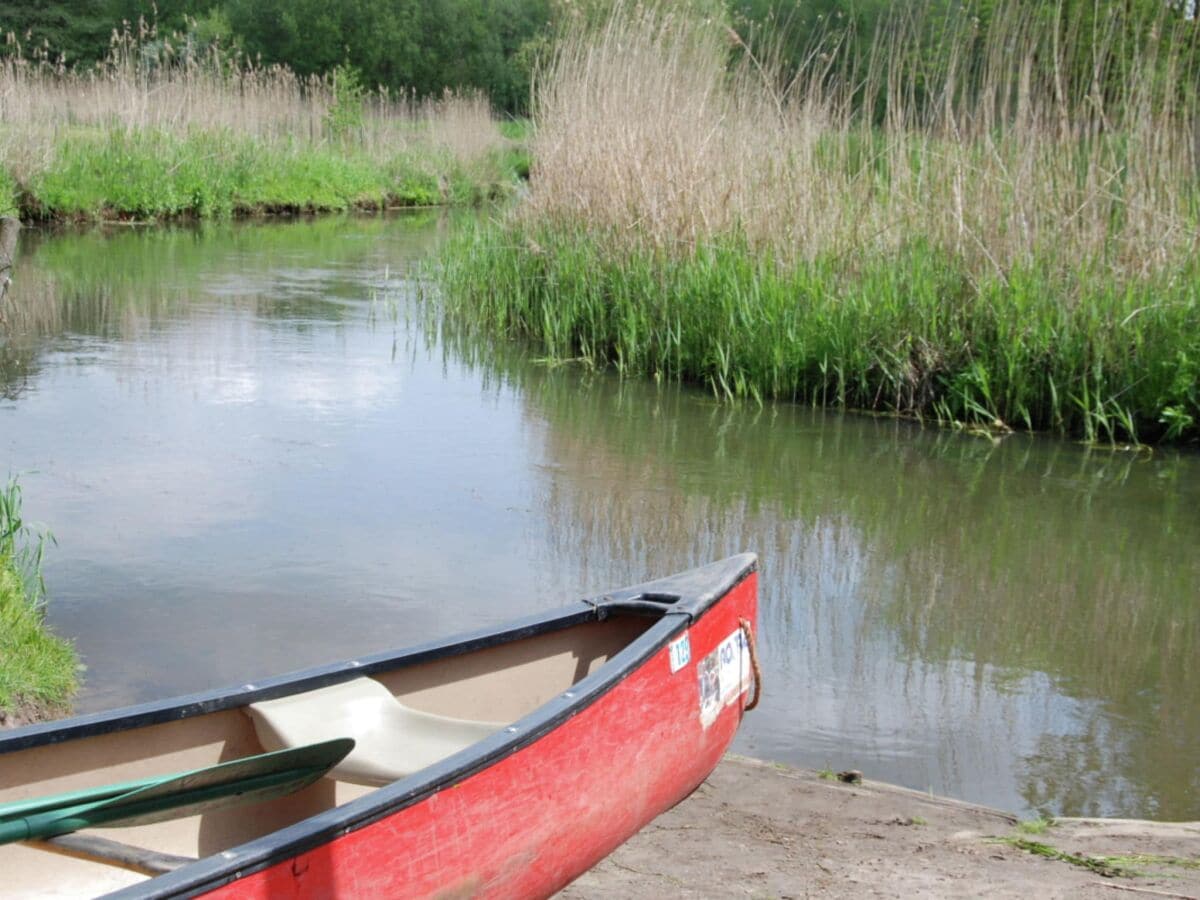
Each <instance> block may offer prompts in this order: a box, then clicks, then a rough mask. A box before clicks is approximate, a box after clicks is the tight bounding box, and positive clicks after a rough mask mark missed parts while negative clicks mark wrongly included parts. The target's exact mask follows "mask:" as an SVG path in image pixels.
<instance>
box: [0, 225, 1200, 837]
mask: <svg viewBox="0 0 1200 900" xmlns="http://www.w3.org/2000/svg"><path fill="white" fill-rule="evenodd" d="M450 227H452V225H451V224H450V223H448V222H447V221H446V220H445V219H444V218H439V217H437V216H435V215H431V214H426V215H419V216H403V217H396V218H390V219H378V218H377V219H339V218H326V219H319V220H315V221H296V222H287V223H277V224H244V225H220V226H209V227H205V228H202V229H182V228H181V229H176V228H157V229H122V230H116V231H107V232H106V231H90V232H86V233H67V234H58V235H45V234H40V233H37V232H27V233H25V234H24V235H23V243H22V251H21V255H20V256H19V257H18V262H17V269H16V280H15V282H14V284H13V289H12V291H11V292H10V296H9V299H8V301H6V303H7V306H6V310H5V313H6V319H7V325H0V476H3V474H4V471H3V470H4V469H7V470H9V471H11V472H14V473H20V475H21V479H22V484H23V487H24V490H25V496H26V512H27V514H28V517H29V518H30V519H33V520H36V521H38V522H41V523H45V525H46V526H47V527H49V528H50V529H51V530H52V531H53V533H54V536H55V538H56V540H57V545H56V546H53V547H51V548H50V549H49V552H48V555H47V561H46V567H45V574H46V582H47V586H48V589H49V593H50V596H51V606H50V621H51V623H52V625H53V627H54V628H55V629H57V630H58V632H59V633H61V634H63V635H66V636H68V637H70V638H71V639H72V640H74V641H75V642H76V645H77V647H78V649H79V651H80V653H81V654H82V656H83V658H84V661H85V662H86V664H87V667H88V669H87V672H86V681H85V684H84V688H83V691H82V694H81V696H80V697H79V703H78V708H79V710H80V711H91V710H96V709H102V708H107V707H112V706H117V705H121V704H126V703H131V702H137V701H144V700H149V699H153V698H160V697H165V696H169V695H172V694H176V693H180V692H187V691H194V690H199V689H202V688H206V687H214V686H219V685H224V684H229V683H237V682H242V681H246V680H248V679H253V678H255V677H257V676H261V675H266V674H272V673H278V672H281V671H286V670H289V669H293V668H298V667H302V666H306V665H309V664H315V663H319V662H324V661H331V660H335V659H339V658H343V657H346V656H350V655H355V654H360V653H365V652H369V651H372V650H379V649H384V648H387V647H393V646H401V645H406V644H409V643H412V642H415V641H418V640H422V639H425V638H429V637H434V636H438V635H443V634H448V633H452V632H455V631H460V630H465V629H473V628H477V627H481V626H484V625H488V624H492V623H496V622H501V621H504V620H506V619H508V618H511V617H513V616H515V615H518V614H523V613H526V612H531V611H534V610H539V609H544V608H549V607H552V606H555V605H558V604H559V603H561V602H563V601H565V600H568V599H573V598H575V597H579V596H583V595H586V594H591V593H595V592H599V591H602V590H605V589H607V588H611V587H615V586H619V585H622V584H627V583H631V582H636V581H641V580H644V579H645V578H647V577H649V576H655V575H661V574H666V573H669V572H672V571H677V570H680V569H684V568H687V567H690V566H691V565H693V564H696V563H699V562H704V561H708V560H711V559H713V558H716V557H719V556H722V555H725V554H728V553H733V552H736V551H740V550H753V551H756V552H757V553H759V555H760V558H761V561H762V576H761V584H762V595H761V604H762V605H761V614H760V616H761V619H760V621H761V626H762V638H761V641H762V645H763V646H762V650H763V657H764V666H765V696H764V700H763V703H762V706H761V707H760V709H759V710H757V711H755V712H754V713H751V714H748V715H747V718H746V721H745V724H744V726H743V729H742V731H741V733H740V735H739V737H738V743H737V749H739V750H740V751H742V752H744V753H749V754H752V755H755V756H761V757H765V758H769V759H773V760H779V761H782V762H786V763H792V764H800V765H806V766H812V767H815V768H824V767H830V768H833V769H841V768H858V769H861V770H862V771H863V772H864V773H866V775H867V777H868V778H876V779H881V780H887V781H893V782H898V783H901V784H905V785H908V786H910V787H914V788H918V789H922V790H925V789H929V790H933V791H935V792H938V793H944V794H950V795H953V796H957V797H962V798H966V799H970V800H975V801H980V802H984V803H989V804H993V805H997V806H1001V807H1005V808H1008V809H1012V810H1015V811H1018V812H1021V813H1023V814H1026V815H1028V814H1032V813H1033V812H1041V813H1045V814H1074V815H1120V816H1140V817H1159V818H1176V819H1177V818H1192V819H1195V818H1200V662H1198V654H1200V603H1198V602H1197V594H1198V593H1200V553H1198V548H1200V512H1198V510H1200V458H1197V457H1196V456H1195V455H1194V454H1193V455H1188V454H1177V453H1171V452H1161V451H1158V452H1154V453H1152V454H1150V453H1145V454H1131V453H1122V452H1109V451H1099V450H1089V449H1087V448H1084V447H1081V446H1078V445H1075V444H1071V443H1066V442H1062V441H1057V440H1051V439H1046V438H1029V437H1025V436H1020V435H1017V436H1013V437H1010V438H1008V439H1006V440H1004V441H1002V442H1000V443H998V444H993V443H992V442H991V441H990V440H987V439H982V438H979V437H972V436H968V435H961V434H955V433H951V432H948V431H942V430H937V429H933V428H926V429H922V428H920V427H916V426H914V425H911V424H908V423H898V422H895V421H889V420H875V419H871V418H864V417H856V416H843V415H837V414H833V413H828V412H820V411H813V410H810V409H806V408H797V407H791V406H786V405H781V406H768V407H765V408H757V407H753V406H749V407H747V406H740V407H739V406H730V405H722V404H718V403H715V402H714V401H713V400H712V398H711V397H709V396H708V395H706V394H705V393H703V392H699V391H695V390H681V389H678V388H675V387H671V386H659V385H654V384H651V383H643V382H640V381H639V382H622V381H621V380H620V379H618V378H617V377H615V376H613V375H612V374H605V373H594V372H590V371H587V370H584V369H581V368H579V367H576V366H569V365H568V366H562V367H558V368H554V367H550V366H548V365H546V364H545V363H543V362H539V361H538V360H536V359H535V358H534V356H533V355H532V354H528V353H522V352H521V351H520V350H519V349H518V348H513V347H499V348H495V347H488V346H484V345H480V344H478V343H474V342H472V341H471V340H470V339H465V338H461V337H455V336H453V335H447V334H446V333H444V332H445V329H443V328H440V327H438V326H437V325H436V324H434V325H430V324H428V323H427V322H426V318H427V317H425V316H423V315H421V313H420V307H419V306H418V304H417V302H416V300H415V297H416V291H417V282H416V281H415V280H414V278H415V270H414V266H415V264H416V263H417V262H418V261H419V260H421V259H424V258H426V257H427V256H428V254H429V253H430V252H431V251H432V250H433V249H434V248H435V247H436V245H437V243H438V242H439V241H440V240H441V239H442V237H443V236H444V235H445V233H446V231H447V230H448V229H449V228H450Z"/></svg>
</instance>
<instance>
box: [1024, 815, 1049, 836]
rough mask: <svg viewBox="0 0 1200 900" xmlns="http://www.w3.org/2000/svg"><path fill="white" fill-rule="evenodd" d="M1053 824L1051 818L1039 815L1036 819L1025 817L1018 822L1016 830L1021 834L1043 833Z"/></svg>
mask: <svg viewBox="0 0 1200 900" xmlns="http://www.w3.org/2000/svg"><path fill="white" fill-rule="evenodd" d="M1053 825H1054V820H1053V819H1044V818H1042V817H1041V816H1039V817H1038V818H1036V819H1026V820H1025V821H1023V822H1018V823H1017V830H1018V831H1019V832H1021V834H1035V835H1036V834H1045V833H1046V832H1047V831H1048V830H1050V828H1051V827H1053Z"/></svg>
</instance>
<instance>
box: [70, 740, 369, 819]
mask: <svg viewBox="0 0 1200 900" xmlns="http://www.w3.org/2000/svg"><path fill="white" fill-rule="evenodd" d="M353 749H354V741H353V740H352V739H351V738H338V739H336V740H332V741H323V742H321V743H319V744H307V745H305V746H303V747H294V748H291V749H289V750H276V751H274V752H272V753H263V754H261V755H259V756H251V757H248V758H246V759H235V760H233V761H231V762H227V763H222V764H220V765H216V766H211V767H209V768H207V769H198V770H196V771H194V772H186V773H184V774H182V775H176V776H173V777H171V778H167V779H164V780H162V781H159V782H156V783H155V784H152V785H150V786H149V787H144V788H140V789H138V790H136V791H131V792H130V793H128V794H124V795H123V796H120V797H115V798H112V799H110V800H106V801H103V803H102V804H101V805H100V806H99V807H98V808H94V809H93V811H92V814H93V815H99V816H100V818H101V819H102V821H97V823H96V824H97V825H100V826H117V825H121V826H124V825H148V824H150V823H152V822H162V821H165V820H167V819H178V818H183V817H185V816H190V815H194V814H196V813H198V812H208V811H209V810H214V809H224V808H225V807H229V806H238V805H240V804H243V803H261V802H263V801H266V800H273V799H275V798H276V797H283V796H285V795H287V794H291V793H293V792H295V791H298V790H300V789H301V788H305V787H308V785H310V784H312V783H313V782H314V781H317V780H318V779H319V778H321V777H322V776H324V775H325V773H327V772H328V771H329V770H330V769H332V768H333V767H334V766H336V765H337V764H338V763H340V762H341V761H342V760H343V759H344V758H345V757H346V755H347V754H348V753H349V752H350V751H351V750H353Z"/></svg>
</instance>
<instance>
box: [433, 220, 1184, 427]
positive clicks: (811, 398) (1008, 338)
mask: <svg viewBox="0 0 1200 900" xmlns="http://www.w3.org/2000/svg"><path fill="white" fill-rule="evenodd" d="M1055 271H1056V269H1055V268H1053V267H1051V266H1050V265H1046V266H1044V267H1039V266H1027V267H1023V268H1020V269H1014V270H1012V271H1010V272H1009V273H1008V274H1007V277H1006V278H1005V279H1004V280H1000V279H999V278H993V279H980V278H979V277H978V276H972V275H971V273H970V272H968V271H967V270H966V269H965V267H964V266H963V265H962V264H961V263H960V262H959V261H958V260H957V259H956V258H955V257H954V256H952V255H951V254H949V253H946V252H943V251H939V250H937V249H935V248H933V247H931V246H929V245H926V244H924V243H921V242H919V241H914V242H912V243H911V244H909V245H908V246H906V247H905V248H904V249H902V250H900V251H898V252H896V253H894V254H875V255H871V256H866V255H864V256H862V257H854V258H847V257H845V256H842V257H836V256H826V257H823V258H819V259H816V260H814V261H811V262H797V263H793V264H790V265H780V264H776V263H775V262H774V261H773V260H772V257H771V256H770V254H765V253H755V252H752V251H751V250H750V248H749V247H747V246H746V245H745V244H744V243H741V242H739V241H737V240H732V239H731V240H726V241H724V242H720V243H717V244H715V245H709V246H701V247H699V248H697V249H696V250H694V251H692V252H689V253H683V254H680V253H664V252H661V251H658V250H655V249H653V248H633V249H624V250H619V251H618V250H615V249H613V248H612V247H610V246H609V245H607V244H606V242H605V239H604V236H603V235H597V234H595V233H590V232H587V231H583V230H580V231H575V232H572V231H569V230H565V229H554V228H551V227H544V228H536V229H526V228H523V227H521V226H520V225H513V226H507V227H506V226H483V227H480V228H476V229H475V230H470V231H468V232H467V233H465V234H463V235H461V236H459V237H458V238H457V239H456V240H455V241H454V242H452V243H451V245H450V246H449V248H448V250H447V253H446V257H445V264H444V267H443V270H442V277H443V284H444V287H445V291H444V294H445V297H446V300H445V302H446V303H447V304H448V309H449V311H450V313H451V314H453V315H457V316H458V317H460V318H466V319H470V320H472V321H474V322H476V323H478V324H481V325H483V326H484V327H486V328H487V329H488V330H490V331H492V332H495V333H499V334H501V335H504V336H508V337H517V338H522V339H527V340H531V341H532V342H533V343H534V344H536V345H537V346H538V347H539V348H540V349H541V350H542V351H544V352H546V353H548V354H549V355H550V356H552V357H555V358H559V359H574V358H578V357H583V358H585V359H588V360H591V361H593V362H595V363H598V364H607V365H612V366H615V367H616V368H618V369H619V370H620V371H622V372H624V373H629V374H640V375H650V376H652V377H656V378H668V379H677V380H682V381H690V382H696V383H699V384H702V385H705V386H706V387H708V388H709V389H711V390H712V391H713V392H714V393H715V394H717V395H719V396H722V397H728V398H749V399H752V400H754V401H759V402H762V401H766V400H769V399H779V400H788V401H799V402H807V403H815V404H829V405H836V406H841V407H846V408H854V409H863V410H873V411H879V412H888V413H897V414H904V415H915V416H920V417H931V418H934V419H937V420H939V421H943V422H950V423H961V424H966V425H972V426H976V425H978V426H984V427H988V428H996V429H1005V428H1009V427H1019V428H1026V429H1031V430H1032V429H1045V430H1051V431H1055V432H1058V433H1061V434H1066V435H1073V436H1078V437H1082V438H1085V439H1087V440H1090V441H1110V442H1116V441H1121V440H1155V439H1160V440H1176V441H1186V440H1194V439H1195V438H1197V437H1198V436H1200V427H1198V426H1200V387H1198V385H1200V264H1197V263H1196V262H1194V261H1193V262H1188V263H1187V264H1186V265H1185V266H1184V267H1182V268H1181V269H1180V270H1178V271H1171V272H1168V273H1164V274H1162V275H1159V276H1146V277H1144V278H1140V279H1136V280H1131V281H1129V282H1127V283H1125V284H1123V285H1121V284H1117V283H1115V282H1114V281H1113V280H1112V279H1111V278H1108V277H1105V275H1104V274H1103V273H1101V272H1097V273H1092V272H1090V271H1088V270H1087V269H1086V268H1083V267H1081V268H1080V270H1079V271H1078V272H1077V273H1076V274H1075V275H1074V277H1073V278H1072V280H1071V282H1070V283H1069V284H1066V283H1064V282H1063V280H1062V279H1061V278H1060V277H1058V276H1056V275H1055V274H1054V273H1055ZM1067 292H1070V296H1067V295H1066V293H1067Z"/></svg>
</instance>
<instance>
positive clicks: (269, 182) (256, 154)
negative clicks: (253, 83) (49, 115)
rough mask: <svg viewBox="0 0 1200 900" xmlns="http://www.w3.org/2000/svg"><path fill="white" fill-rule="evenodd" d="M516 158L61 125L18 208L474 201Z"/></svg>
mask: <svg viewBox="0 0 1200 900" xmlns="http://www.w3.org/2000/svg"><path fill="white" fill-rule="evenodd" d="M516 164H517V161H516V160H514V159H510V158H509V157H508V156H504V155H502V154H500V153H499V152H498V151H497V152H495V153H492V154H488V155H485V156H484V157H483V158H481V159H480V160H479V161H478V162H477V163H476V164H473V165H470V166H467V165H464V164H463V163H462V162H461V161H459V160H458V159H456V158H455V157H454V156H453V155H452V154H449V153H439V152H436V151H434V150H422V151H412V150H409V151H404V152H400V153H397V154H395V155H394V156H392V157H391V158H387V159H382V160H381V159H379V158H377V157H375V156H373V155H370V154H367V153H365V152H363V151H361V150H358V149H356V148H354V147H353V146H349V145H347V146H339V145H337V144H314V143H310V142H301V141H271V142H267V141H262V140H258V139H255V138H253V137H247V136H239V135H234V134H232V133H230V132H228V131H193V132H191V133H188V134H187V135H184V136H180V135H178V134H173V133H170V132H166V131H156V130H131V131H113V132H110V133H95V132H82V133H74V134H70V133H69V134H68V135H67V136H66V137H64V138H62V139H61V140H60V141H59V142H58V143H57V145H56V146H55V148H54V154H53V161H52V162H51V163H50V165H48V166H47V167H46V168H45V169H43V170H42V171H39V172H37V173H35V174H34V175H33V176H32V177H31V178H30V179H29V183H28V185H26V191H25V203H24V206H25V208H24V210H23V213H24V214H25V215H27V216H29V217H32V218H68V219H70V218H81V219H100V218H136V219H167V218H176V217H181V216H188V217H198V218H213V217H218V218H219V217H225V216H229V215H233V214H251V213H259V212H318V211H320V212H325V211H338V210H347V209H355V208H358V209H375V208H379V207H382V206H428V205H435V204H444V203H477V202H482V201H483V200H485V199H487V198H490V197H492V196H495V195H497V194H498V193H501V192H502V191H503V190H505V189H506V185H509V184H512V183H514V182H515V180H516V178H517V177H518V176H517V174H516V172H515V167H516ZM2 191H3V184H2V183H0V192H2Z"/></svg>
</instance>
